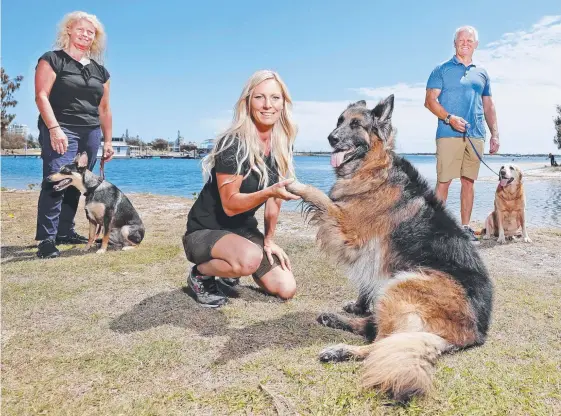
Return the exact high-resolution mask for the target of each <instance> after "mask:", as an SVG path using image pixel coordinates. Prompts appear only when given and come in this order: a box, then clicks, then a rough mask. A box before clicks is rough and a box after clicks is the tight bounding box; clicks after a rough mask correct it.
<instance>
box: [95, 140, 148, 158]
mask: <svg viewBox="0 0 561 416" xmlns="http://www.w3.org/2000/svg"><path fill="white" fill-rule="evenodd" d="M111 144H112V145H113V151H114V152H115V154H114V155H113V158H114V159H126V158H129V157H134V156H137V155H138V154H139V153H140V151H139V148H138V146H129V145H128V144H127V142H126V141H125V138H124V137H113V139H112V140H111ZM102 154H103V142H101V144H100V145H99V149H98V150H97V157H98V159H99V158H101V156H102Z"/></svg>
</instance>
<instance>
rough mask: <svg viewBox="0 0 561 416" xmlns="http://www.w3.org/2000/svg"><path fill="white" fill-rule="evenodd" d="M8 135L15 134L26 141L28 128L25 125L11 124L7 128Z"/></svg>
mask: <svg viewBox="0 0 561 416" xmlns="http://www.w3.org/2000/svg"><path fill="white" fill-rule="evenodd" d="M8 133H11V134H17V135H20V136H23V137H25V138H26V139H27V136H28V135H29V127H27V124H17V123H13V124H10V125H9V126H8Z"/></svg>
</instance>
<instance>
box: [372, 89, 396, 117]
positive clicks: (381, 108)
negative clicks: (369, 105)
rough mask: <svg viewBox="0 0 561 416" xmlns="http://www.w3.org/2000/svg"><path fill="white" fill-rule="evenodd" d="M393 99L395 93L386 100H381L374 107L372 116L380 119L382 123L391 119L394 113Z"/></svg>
mask: <svg viewBox="0 0 561 416" xmlns="http://www.w3.org/2000/svg"><path fill="white" fill-rule="evenodd" d="M393 101H394V100H393V94H392V95H390V96H389V97H388V98H386V99H385V100H382V101H380V102H379V103H378V105H377V106H376V107H374V110H372V116H373V117H374V118H376V119H378V121H379V122H380V123H385V122H387V121H390V119H391V118H392V113H393Z"/></svg>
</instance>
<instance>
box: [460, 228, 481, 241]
mask: <svg viewBox="0 0 561 416" xmlns="http://www.w3.org/2000/svg"><path fill="white" fill-rule="evenodd" d="M463 228H464V233H465V234H466V235H467V236H468V238H469V241H471V243H472V244H473V245H476V246H478V245H479V244H481V241H479V238H477V236H476V235H475V231H473V229H472V228H471V227H470V226H469V225H464V226H463Z"/></svg>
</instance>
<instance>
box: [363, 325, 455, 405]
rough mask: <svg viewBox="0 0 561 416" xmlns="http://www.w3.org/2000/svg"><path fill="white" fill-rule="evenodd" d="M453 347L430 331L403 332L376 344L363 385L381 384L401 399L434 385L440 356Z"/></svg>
mask: <svg viewBox="0 0 561 416" xmlns="http://www.w3.org/2000/svg"><path fill="white" fill-rule="evenodd" d="M451 347H452V345H451V344H449V343H448V342H447V341H446V340H444V339H443V338H441V337H439V336H438V335H435V334H431V333H429V332H401V333H395V334H392V335H390V336H389V337H387V338H383V339H382V340H380V341H376V342H375V343H374V344H372V349H371V351H370V353H369V354H368V357H367V358H366V360H365V363H364V369H365V371H364V374H363V376H362V387H363V388H373V387H377V388H379V389H380V390H381V391H383V392H385V393H387V394H388V395H389V396H390V397H391V398H392V399H394V400H396V401H398V402H407V401H408V400H410V399H411V398H412V397H413V396H417V395H423V394H425V393H427V392H428V391H429V390H430V389H431V387H432V376H433V373H434V365H435V363H436V359H437V358H438V357H439V356H440V355H441V354H442V353H443V352H444V351H447V350H449V349H450V348H451Z"/></svg>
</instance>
